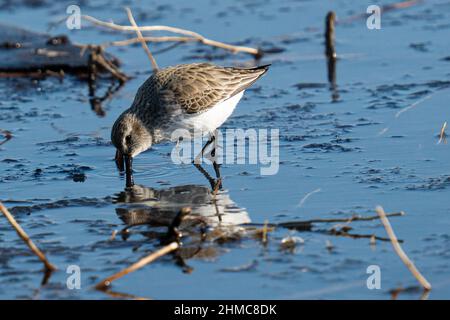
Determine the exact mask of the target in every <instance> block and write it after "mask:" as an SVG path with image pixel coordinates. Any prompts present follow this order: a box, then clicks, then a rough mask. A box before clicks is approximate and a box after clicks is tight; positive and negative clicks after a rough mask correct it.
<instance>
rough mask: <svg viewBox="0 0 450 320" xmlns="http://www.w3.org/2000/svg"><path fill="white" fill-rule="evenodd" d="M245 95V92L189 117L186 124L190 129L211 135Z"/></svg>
mask: <svg viewBox="0 0 450 320" xmlns="http://www.w3.org/2000/svg"><path fill="white" fill-rule="evenodd" d="M243 94H244V91H242V92H240V93H238V94H236V95H234V96H233V97H231V98H230V99H228V100H225V101H223V102H221V103H218V104H216V105H215V106H214V107H212V108H210V109H209V110H208V111H205V112H202V113H200V114H198V115H192V116H189V118H186V119H185V120H184V122H185V124H186V125H187V126H188V127H191V128H194V129H195V130H196V131H203V134H207V133H211V132H213V131H214V130H216V129H217V128H218V127H220V126H221V125H222V124H223V123H224V122H225V121H226V120H227V119H228V118H229V117H230V116H231V114H232V113H233V111H234V109H235V108H236V105H237V104H238V102H239V100H241V98H242V96H243Z"/></svg>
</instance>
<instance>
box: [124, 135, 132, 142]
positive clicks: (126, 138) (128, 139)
mask: <svg viewBox="0 0 450 320" xmlns="http://www.w3.org/2000/svg"><path fill="white" fill-rule="evenodd" d="M125 141H126V142H130V141H131V135H130V134H129V135H127V136H126V137H125Z"/></svg>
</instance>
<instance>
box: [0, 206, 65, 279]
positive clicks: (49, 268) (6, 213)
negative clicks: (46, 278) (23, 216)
mask: <svg viewBox="0 0 450 320" xmlns="http://www.w3.org/2000/svg"><path fill="white" fill-rule="evenodd" d="M0 211H1V212H2V213H3V215H4V216H5V217H6V219H7V220H8V222H9V223H10V224H11V226H12V227H13V228H14V230H16V232H17V234H18V235H19V237H20V238H22V240H23V241H24V242H25V243H26V244H27V246H28V247H29V248H30V249H31V251H33V253H34V254H35V255H36V256H37V257H38V258H39V260H41V261H42V262H43V263H44V266H45V269H46V270H47V271H54V270H56V267H55V266H54V265H52V264H51V263H50V262H49V261H48V260H47V258H46V257H45V255H44V253H42V251H41V250H39V248H38V247H37V246H36V245H35V244H34V243H33V241H31V239H30V237H29V236H28V235H27V234H26V232H25V231H24V230H23V229H22V227H21V226H20V225H19V224H18V223H17V221H16V219H14V217H13V215H12V214H11V213H10V212H9V211H8V209H7V208H6V207H5V206H4V205H3V203H1V202H0Z"/></svg>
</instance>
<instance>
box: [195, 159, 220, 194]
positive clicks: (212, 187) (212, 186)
mask: <svg viewBox="0 0 450 320" xmlns="http://www.w3.org/2000/svg"><path fill="white" fill-rule="evenodd" d="M193 165H194V166H195V167H196V168H197V170H198V171H200V173H201V174H203V176H204V177H205V178H206V179H207V180H208V182H209V184H210V185H211V189H213V190H214V188H215V186H216V181H215V180H214V179H213V178H212V177H211V176H210V175H209V173H208V172H207V171H206V170H205V169H203V167H202V166H201V165H200V164H198V163H195V162H194V163H193Z"/></svg>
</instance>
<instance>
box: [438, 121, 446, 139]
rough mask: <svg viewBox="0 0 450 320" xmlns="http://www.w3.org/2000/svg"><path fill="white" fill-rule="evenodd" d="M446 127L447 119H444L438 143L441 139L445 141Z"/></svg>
mask: <svg viewBox="0 0 450 320" xmlns="http://www.w3.org/2000/svg"><path fill="white" fill-rule="evenodd" d="M446 128H447V121H445V122H444V124H443V125H442V128H441V133H440V134H439V141H438V144H440V143H441V142H442V141H444V142H445V136H446V134H445V129H446Z"/></svg>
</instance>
